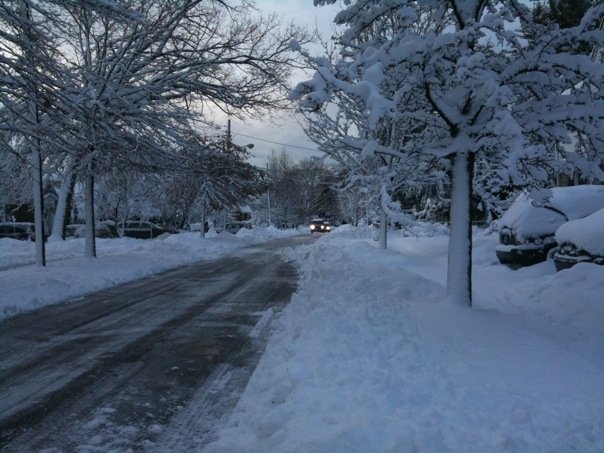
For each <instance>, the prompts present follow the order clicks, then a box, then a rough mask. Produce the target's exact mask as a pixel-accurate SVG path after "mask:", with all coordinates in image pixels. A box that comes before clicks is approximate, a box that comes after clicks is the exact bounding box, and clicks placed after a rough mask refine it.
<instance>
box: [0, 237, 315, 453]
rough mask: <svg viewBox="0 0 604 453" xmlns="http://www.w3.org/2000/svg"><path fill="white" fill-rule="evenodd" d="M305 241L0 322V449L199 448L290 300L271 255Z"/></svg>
mask: <svg viewBox="0 0 604 453" xmlns="http://www.w3.org/2000/svg"><path fill="white" fill-rule="evenodd" d="M308 240H310V237H308V236H306V237H296V238H291V239H280V240H277V241H273V242H269V243H266V244H264V245H259V246H256V247H253V248H248V249H244V250H242V251H240V252H239V253H238V254H237V255H236V256H235V255H231V256H229V257H225V258H221V259H218V260H215V261H209V262H204V263H197V264H192V265H189V266H186V267H183V268H180V269H176V270H172V271H168V272H166V273H163V274H160V275H156V276H154V277H151V278H147V279H144V280H140V281H137V282H133V283H128V284H125V285H121V286H117V287H115V288H112V289H109V290H106V291H102V292H99V293H96V294H93V295H90V296H87V297H85V298H81V299H80V300H76V301H74V302H72V303H70V304H59V305H52V306H48V307H45V308H42V309H40V310H36V311H32V312H28V313H24V314H21V315H18V316H15V317H13V318H11V319H8V320H6V321H4V322H3V323H2V325H1V327H0V363H1V364H2V365H1V369H0V382H2V385H1V386H0V401H1V407H0V414H1V415H0V431H1V432H2V439H1V441H0V446H1V447H2V450H3V451H39V450H43V449H48V448H51V449H53V448H55V449H57V450H58V451H75V450H81V449H85V450H87V451H88V450H90V451H94V450H95V449H96V448H102V449H110V450H114V449H115V450H120V451H122V450H127V449H129V448H132V449H135V450H137V449H141V448H142V449H146V450H147V449H153V448H158V449H159V450H162V449H164V448H170V449H174V448H176V449H177V450H183V449H187V448H199V447H200V446H202V445H203V444H204V443H205V442H207V440H209V439H211V437H212V434H213V429H215V425H216V422H217V420H219V419H220V418H221V417H222V416H223V415H224V414H225V413H226V412H227V411H229V410H230V409H232V407H234V405H235V403H236V401H237V398H238V394H239V392H241V391H242V390H243V388H244V387H245V384H246V383H247V379H248V378H249V375H250V374H251V372H252V371H253V369H254V367H255V365H256V363H257V361H258V359H259V357H260V355H261V352H262V350H263V347H264V341H265V338H264V329H263V328H264V327H265V326H266V325H267V324H268V322H267V321H268V320H269V319H270V317H271V316H272V313H273V312H274V311H279V310H280V309H281V308H282V307H283V306H284V305H285V304H286V303H287V302H288V300H289V298H290V296H291V293H292V292H293V291H294V289H295V281H296V275H295V271H294V269H293V267H292V266H291V265H289V264H287V263H286V262H284V261H283V260H281V259H279V258H278V257H277V256H276V254H275V250H276V249H278V248H279V247H280V246H282V245H286V244H287V245H288V246H295V245H296V244H300V243H304V242H307V241H308ZM191 413H194V414H195V417H189V416H187V414H191ZM192 424H193V425H195V426H192ZM182 430H186V431H187V433H188V435H187V436H183V435H182ZM191 433H195V435H194V436H191ZM185 440H186V442H187V443H188V445H183V444H182V442H184V441H185ZM53 451H55V450H53Z"/></svg>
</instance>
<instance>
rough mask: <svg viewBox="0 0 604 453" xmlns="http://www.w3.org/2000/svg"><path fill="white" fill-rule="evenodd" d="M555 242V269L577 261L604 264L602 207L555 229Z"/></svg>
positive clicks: (603, 217) (603, 219) (603, 211)
mask: <svg viewBox="0 0 604 453" xmlns="http://www.w3.org/2000/svg"><path fill="white" fill-rule="evenodd" d="M556 242H557V243H558V244H560V245H559V246H558V248H557V249H556V251H555V252H554V263H555V264H556V270H559V271H560V270H562V269H568V268H569V267H571V266H574V265H575V264H577V263H595V264H601V265H604V209H600V210H599V211H596V212H594V213H593V214H591V215H589V216H587V217H584V218H582V219H578V220H571V221H570V222H566V223H565V224H564V225H562V226H561V227H560V228H558V231H556Z"/></svg>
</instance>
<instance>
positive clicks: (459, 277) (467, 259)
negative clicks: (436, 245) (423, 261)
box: [447, 153, 474, 306]
mask: <svg viewBox="0 0 604 453" xmlns="http://www.w3.org/2000/svg"><path fill="white" fill-rule="evenodd" d="M473 175H474V155H473V154H467V153H456V154H455V156H454V157H453V174H452V190H451V211H450V220H449V255H448V272H447V294H448V296H449V297H450V298H452V299H453V300H455V301H458V302H461V303H464V304H468V305H470V306H471V305H472V218H471V216H470V211H471V207H472V203H471V202H472V178H473Z"/></svg>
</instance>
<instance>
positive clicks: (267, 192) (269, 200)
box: [266, 162, 272, 226]
mask: <svg viewBox="0 0 604 453" xmlns="http://www.w3.org/2000/svg"><path fill="white" fill-rule="evenodd" d="M266 177H267V179H268V188H267V190H266V195H267V198H268V226H271V225H272V222H271V177H270V173H269V172H268V162H267V163H266Z"/></svg>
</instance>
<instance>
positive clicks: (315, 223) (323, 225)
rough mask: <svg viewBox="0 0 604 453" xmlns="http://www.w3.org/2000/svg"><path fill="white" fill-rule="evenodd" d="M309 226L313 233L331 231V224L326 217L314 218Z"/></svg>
mask: <svg viewBox="0 0 604 453" xmlns="http://www.w3.org/2000/svg"><path fill="white" fill-rule="evenodd" d="M309 228H310V232H311V233H329V232H330V231H331V224H330V223H329V222H328V221H327V220H325V219H313V220H311V221H310V225H309Z"/></svg>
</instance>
